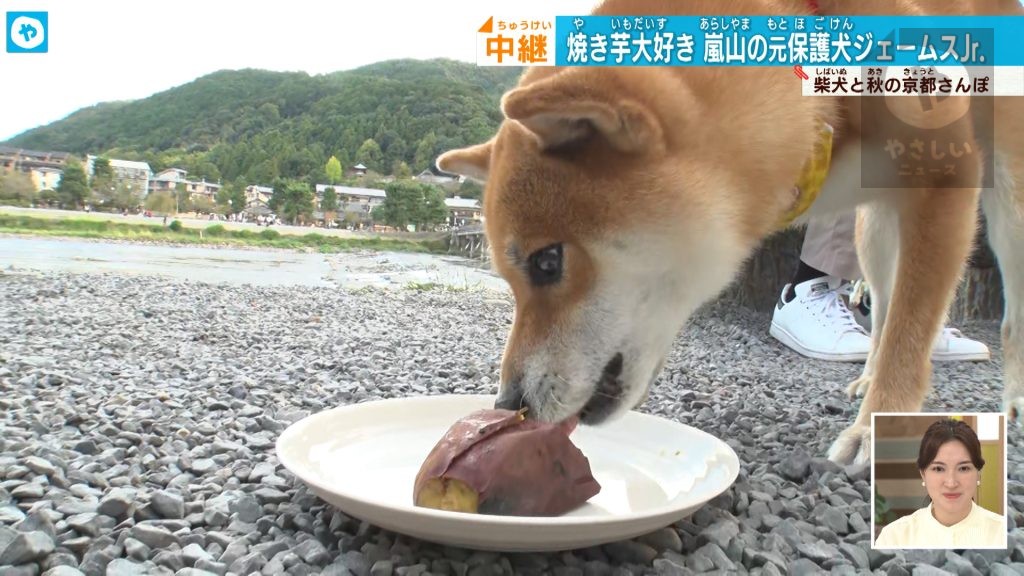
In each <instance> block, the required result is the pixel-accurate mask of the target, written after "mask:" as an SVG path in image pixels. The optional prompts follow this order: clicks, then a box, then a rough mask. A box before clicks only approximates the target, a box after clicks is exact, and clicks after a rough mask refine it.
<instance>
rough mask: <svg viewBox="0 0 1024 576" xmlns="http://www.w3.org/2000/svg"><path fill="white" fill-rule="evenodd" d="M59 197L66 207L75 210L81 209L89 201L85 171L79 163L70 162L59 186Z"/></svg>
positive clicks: (65, 168)
mask: <svg viewBox="0 0 1024 576" xmlns="http://www.w3.org/2000/svg"><path fill="white" fill-rule="evenodd" d="M57 197H58V198H59V202H60V203H61V205H63V206H64V207H67V208H75V209H78V208H81V207H82V206H83V205H84V204H85V202H86V200H88V199H89V186H88V184H87V181H86V177H85V170H84V169H83V168H82V165H81V164H79V163H78V162H74V161H72V162H68V164H67V165H66V166H65V167H64V175H63V176H61V179H60V184H58V185H57Z"/></svg>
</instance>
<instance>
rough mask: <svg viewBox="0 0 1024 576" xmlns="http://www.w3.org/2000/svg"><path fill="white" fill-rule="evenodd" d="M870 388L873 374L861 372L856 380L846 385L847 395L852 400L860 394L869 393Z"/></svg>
mask: <svg viewBox="0 0 1024 576" xmlns="http://www.w3.org/2000/svg"><path fill="white" fill-rule="evenodd" d="M868 388H871V376H868V375H867V374H861V375H860V376H858V377H857V379H856V380H854V381H853V382H850V385H849V386H847V387H846V395H847V396H849V397H850V400H853V399H854V398H856V397H858V396H864V395H865V394H867V393H868Z"/></svg>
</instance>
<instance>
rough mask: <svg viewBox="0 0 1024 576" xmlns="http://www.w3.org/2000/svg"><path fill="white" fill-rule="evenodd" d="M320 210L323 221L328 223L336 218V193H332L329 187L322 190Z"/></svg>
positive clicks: (332, 190)
mask: <svg viewBox="0 0 1024 576" xmlns="http://www.w3.org/2000/svg"><path fill="white" fill-rule="evenodd" d="M320 210H323V213H324V220H327V221H328V222H330V221H331V220H334V219H335V218H337V216H338V214H337V212H338V193H337V192H335V191H334V188H332V187H330V186H329V187H327V188H326V189H324V197H323V199H322V200H320Z"/></svg>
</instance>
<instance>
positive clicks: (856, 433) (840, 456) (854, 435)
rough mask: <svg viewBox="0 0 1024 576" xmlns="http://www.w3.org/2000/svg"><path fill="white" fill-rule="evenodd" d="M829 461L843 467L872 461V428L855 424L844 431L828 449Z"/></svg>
mask: <svg viewBox="0 0 1024 576" xmlns="http://www.w3.org/2000/svg"><path fill="white" fill-rule="evenodd" d="M828 459H829V460H831V461H833V462H835V463H836V464H839V465H841V466H847V465H850V464H864V463H865V462H868V461H870V460H871V428H870V427H869V426H861V425H859V424H854V425H852V426H850V427H849V428H847V429H846V430H843V431H842V432H841V433H840V434H839V438H836V441H835V442H833V443H832V446H831V447H829V449H828Z"/></svg>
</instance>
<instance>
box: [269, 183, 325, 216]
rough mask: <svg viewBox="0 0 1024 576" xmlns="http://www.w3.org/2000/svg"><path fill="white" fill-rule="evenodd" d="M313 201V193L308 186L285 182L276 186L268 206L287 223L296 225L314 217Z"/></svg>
mask: <svg viewBox="0 0 1024 576" xmlns="http://www.w3.org/2000/svg"><path fill="white" fill-rule="evenodd" d="M313 199H314V196H313V191H312V190H310V189H309V185H308V184H305V183H304V182H296V181H285V182H282V183H277V184H275V185H274V195H273V196H271V197H270V202H269V203H268V205H269V207H270V209H271V210H273V211H274V212H275V213H277V214H278V215H279V216H281V218H282V219H283V220H284V221H285V222H287V223H289V224H295V223H297V222H301V221H304V220H305V219H307V218H309V217H310V216H312V214H313Z"/></svg>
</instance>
